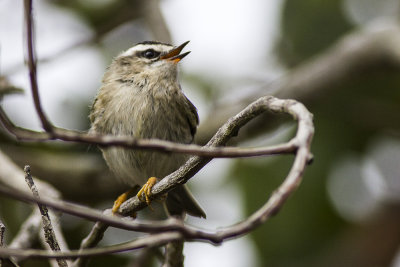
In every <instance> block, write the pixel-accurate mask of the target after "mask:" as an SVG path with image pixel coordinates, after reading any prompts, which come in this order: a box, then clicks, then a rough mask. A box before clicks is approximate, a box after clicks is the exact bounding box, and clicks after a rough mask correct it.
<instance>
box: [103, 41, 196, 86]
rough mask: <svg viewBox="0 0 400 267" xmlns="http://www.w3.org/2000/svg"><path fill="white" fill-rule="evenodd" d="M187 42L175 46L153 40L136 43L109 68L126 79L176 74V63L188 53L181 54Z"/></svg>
mask: <svg viewBox="0 0 400 267" xmlns="http://www.w3.org/2000/svg"><path fill="white" fill-rule="evenodd" d="M188 43H189V41H187V42H185V43H183V44H181V45H179V46H176V47H174V46H172V45H170V44H166V43H161V42H155V41H146V42H142V43H138V44H136V45H134V46H133V47H131V48H129V49H128V50H126V51H124V52H122V53H121V54H119V55H118V56H117V57H116V58H115V59H114V62H113V64H112V65H111V66H110V68H112V69H113V73H114V74H117V75H119V76H121V77H122V78H126V79H128V78H129V77H130V78H132V77H133V76H142V77H146V76H150V77H163V76H165V77H169V76H176V73H177V63H178V62H179V61H181V60H182V58H184V57H185V56H187V55H188V54H189V53H190V51H189V52H185V53H182V54H181V51H182V50H183V48H184V47H185V46H186V45H187V44H188Z"/></svg>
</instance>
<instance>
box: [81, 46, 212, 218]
mask: <svg viewBox="0 0 400 267" xmlns="http://www.w3.org/2000/svg"><path fill="white" fill-rule="evenodd" d="M187 43H188V42H185V43H183V44H182V45H180V46H178V47H174V46H172V45H170V44H165V43H160V42H154V41H146V42H142V43H138V44H136V45H135V46H133V47H131V48H129V49H128V50H127V51H125V52H123V53H121V54H120V55H119V56H117V57H116V58H115V59H114V60H113V61H112V63H111V65H110V66H109V67H108V69H107V71H106V72H105V74H104V77H103V81H102V86H101V88H100V90H99V91H98V94H97V97H96V99H95V101H94V103H93V106H92V109H91V113H90V121H91V123H92V126H91V129H90V131H89V132H90V133H92V134H108V135H115V136H133V137H135V138H157V139H162V140H169V141H173V142H178V143H184V144H189V143H191V142H192V141H193V137H194V134H195V132H196V127H197V125H198V122H199V118H198V115H197V110H196V107H195V106H194V105H193V104H192V103H191V102H190V101H189V99H187V98H186V96H185V95H184V93H183V92H182V89H181V86H180V84H179V80H178V70H177V63H178V62H179V61H180V60H181V59H182V58H184V57H185V56H186V55H188V54H189V52H186V53H182V54H181V53H180V52H181V51H182V49H183V48H184V47H185V46H186V45H187ZM101 150H102V152H103V156H104V158H105V160H106V162H107V164H108V166H109V167H110V169H111V170H112V171H113V172H114V173H115V174H116V176H117V177H119V178H120V179H121V180H122V181H123V182H125V183H127V184H129V185H130V186H132V187H134V186H138V185H143V184H145V185H144V186H143V188H142V190H140V191H139V193H138V197H139V198H141V197H142V194H144V195H145V199H146V201H147V202H148V203H149V199H148V196H149V194H150V191H151V187H152V186H153V185H154V184H155V181H156V180H155V178H154V177H157V178H163V177H164V176H166V175H168V174H170V173H171V172H173V171H175V170H177V169H178V168H179V167H180V166H181V165H182V164H183V163H184V162H185V161H186V160H187V159H188V156H187V155H184V154H176V153H172V154H165V153H162V152H156V151H143V150H132V149H127V148H118V147H110V148H101ZM149 177H151V178H150V179H148V178H149ZM147 179H148V181H147ZM146 181H147V182H146ZM126 196H127V193H125V194H122V195H121V196H120V198H118V199H117V200H116V202H115V204H114V208H113V212H116V211H117V210H118V208H119V206H120V205H121V204H122V202H123V201H124V200H125V199H126ZM165 204H166V207H167V210H168V212H169V213H170V214H171V215H182V214H184V213H187V214H190V215H193V216H197V217H204V218H205V217H206V215H205V213H204V211H203V210H202V209H201V207H200V206H199V204H198V203H197V202H196V200H195V199H194V198H193V197H192V195H191V193H190V192H189V190H188V188H187V187H186V186H185V185H183V186H179V187H177V188H176V189H174V190H172V191H170V192H169V193H168V197H167V199H166V201H165Z"/></svg>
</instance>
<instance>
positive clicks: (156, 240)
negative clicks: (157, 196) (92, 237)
mask: <svg viewBox="0 0 400 267" xmlns="http://www.w3.org/2000/svg"><path fill="white" fill-rule="evenodd" d="M182 238H183V237H182V235H181V234H180V233H178V232H166V233H159V234H153V235H149V236H146V237H142V238H138V239H136V240H134V241H131V242H126V243H122V244H118V245H114V246H109V247H106V248H92V249H87V250H85V251H76V250H75V251H73V250H72V251H69V252H61V251H58V252H54V251H47V250H39V249H25V250H20V249H9V248H0V256H3V257H4V256H14V257H25V258H33V257H34V258H60V259H67V258H75V257H88V256H97V255H104V254H110V253H116V252H124V251H129V250H136V249H140V248H145V247H157V246H161V245H165V244H166V243H168V242H171V241H175V240H180V239H182Z"/></svg>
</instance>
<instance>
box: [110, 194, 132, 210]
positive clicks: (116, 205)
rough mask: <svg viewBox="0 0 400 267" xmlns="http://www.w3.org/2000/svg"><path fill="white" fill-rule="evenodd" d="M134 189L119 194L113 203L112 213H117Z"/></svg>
mask: <svg viewBox="0 0 400 267" xmlns="http://www.w3.org/2000/svg"><path fill="white" fill-rule="evenodd" d="M133 190H134V188H131V189H130V190H128V191H126V192H125V193H123V194H121V195H120V196H119V197H118V198H117V199H116V200H115V201H114V206H113V207H112V213H117V212H118V209H119V207H120V206H121V205H122V203H124V202H125V201H126V200H127V199H128V196H129V195H130V194H132V192H133Z"/></svg>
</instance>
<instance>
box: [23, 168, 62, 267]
mask: <svg viewBox="0 0 400 267" xmlns="http://www.w3.org/2000/svg"><path fill="white" fill-rule="evenodd" d="M24 172H25V181H26V183H27V184H28V186H29V188H30V189H31V191H32V194H33V196H34V197H35V198H36V199H40V196H39V191H38V189H37V188H36V185H35V183H34V182H33V178H32V175H31V168H30V166H29V165H26V166H25V168H24ZM38 207H39V211H40V214H41V215H42V223H43V230H44V236H45V239H46V242H47V244H48V245H49V246H50V248H51V249H52V251H60V246H59V245H58V241H57V238H56V235H55V233H54V230H53V226H52V223H51V219H50V216H49V212H48V209H47V207H46V206H45V205H42V204H38ZM57 263H58V266H61V267H67V266H68V264H67V262H66V260H64V259H57Z"/></svg>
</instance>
